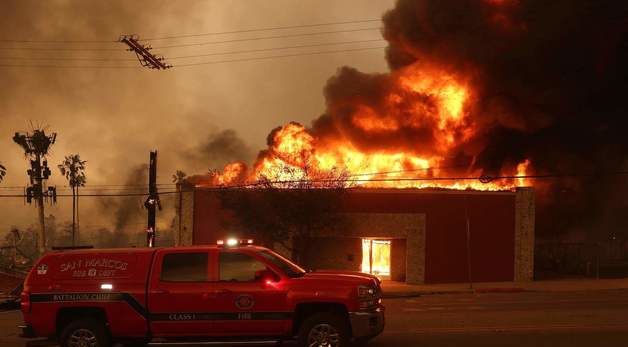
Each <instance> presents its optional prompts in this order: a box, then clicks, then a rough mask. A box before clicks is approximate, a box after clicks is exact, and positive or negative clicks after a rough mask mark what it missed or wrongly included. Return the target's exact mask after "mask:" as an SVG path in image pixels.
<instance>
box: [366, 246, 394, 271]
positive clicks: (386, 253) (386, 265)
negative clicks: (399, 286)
mask: <svg viewBox="0 0 628 347" xmlns="http://www.w3.org/2000/svg"><path fill="white" fill-rule="evenodd" d="M390 243H391V242H390V240H374V239H362V272H365V273H369V274H373V275H375V276H378V277H381V278H386V277H390Z"/></svg>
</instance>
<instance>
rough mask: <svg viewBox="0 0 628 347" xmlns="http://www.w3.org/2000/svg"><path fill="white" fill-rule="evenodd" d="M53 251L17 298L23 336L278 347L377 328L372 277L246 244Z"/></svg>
mask: <svg viewBox="0 0 628 347" xmlns="http://www.w3.org/2000/svg"><path fill="white" fill-rule="evenodd" d="M219 243H220V244H219V245H216V246H200V247H177V248H145V249H140V248H133V249H106V250H105V249H99V250H71V251H60V252H59V251H57V252H51V253H48V254H46V255H44V256H43V257H42V258H41V259H40V260H39V261H38V262H37V264H36V265H35V266H34V267H33V269H32V270H31V272H30V274H29V275H28V277H27V278H26V281H25V284H24V291H23V292H22V295H21V309H22V313H23V316H24V325H23V326H22V327H21V328H22V331H23V336H24V337H48V338H52V339H56V340H58V341H59V343H60V344H61V345H62V346H107V345H110V344H111V343H113V342H122V343H133V344H136V343H139V344H149V345H168V344H173V343H175V344H177V345H179V344H186V343H190V344H196V343H199V342H201V343H205V344H213V343H221V342H222V343H224V342H227V343H229V344H238V343H243V344H244V343H246V344H251V343H257V342H259V343H263V344H268V343H281V342H283V341H288V340H293V341H294V340H297V341H298V343H299V344H300V345H305V346H325V347H331V346H347V345H348V344H350V343H352V342H364V341H366V340H368V339H370V338H372V337H374V336H376V335H378V334H379V333H381V332H382V330H383V328H384V307H383V306H382V303H381V289H380V282H379V280H378V279H377V278H375V277H374V276H371V275H367V274H361V273H357V272H356V273H350V272H334V271H314V272H310V271H305V270H303V269H302V268H300V267H299V266H298V265H296V264H294V263H292V262H291V261H289V260H287V259H286V258H284V257H282V256H281V255H279V254H277V253H275V252H273V251H271V250H269V249H267V248H264V247H259V246H254V245H252V244H251V243H252V241H251V240H245V241H236V240H228V241H226V242H224V243H222V242H219Z"/></svg>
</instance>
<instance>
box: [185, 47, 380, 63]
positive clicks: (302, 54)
mask: <svg viewBox="0 0 628 347" xmlns="http://www.w3.org/2000/svg"><path fill="white" fill-rule="evenodd" d="M382 48H386V46H379V47H366V48H354V49H341V50H333V51H321V52H309V53H295V54H284V55H273V56H268V57H258V58H242V59H230V60H217V61H207V62H200V63H190V64H179V65H175V67H188V66H197V65H213V64H224V63H236V62H243V61H261V60H268V59H276V58H288V57H300V56H307V55H319V54H329V53H346V52H357V51H366V50H373V49H382Z"/></svg>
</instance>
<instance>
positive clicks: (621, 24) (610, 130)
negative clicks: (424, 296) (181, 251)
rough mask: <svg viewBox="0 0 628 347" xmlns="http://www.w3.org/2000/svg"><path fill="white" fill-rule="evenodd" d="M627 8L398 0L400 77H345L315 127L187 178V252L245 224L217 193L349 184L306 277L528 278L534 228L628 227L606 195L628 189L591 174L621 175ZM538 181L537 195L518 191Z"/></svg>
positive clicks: (272, 138) (392, 25)
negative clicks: (314, 272) (247, 159)
mask: <svg viewBox="0 0 628 347" xmlns="http://www.w3.org/2000/svg"><path fill="white" fill-rule="evenodd" d="M617 6H618V7H621V5H617ZM623 7H625V6H623ZM623 10H625V8H622V9H619V8H613V6H607V5H605V4H602V3H600V2H596V1H589V0H582V1H571V0H569V1H567V0H561V1H556V2H552V5H551V6H548V5H547V2H542V1H520V0H442V1H429V0H399V1H397V4H396V6H395V8H394V9H392V10H390V11H389V12H387V13H386V14H385V15H384V17H383V30H382V33H383V36H384V38H385V39H386V40H387V41H388V48H387V60H388V65H389V67H390V71H389V72H388V73H381V74H367V73H362V72H360V71H358V70H356V69H353V68H350V67H342V68H340V69H339V70H338V72H337V74H336V75H335V76H333V77H332V78H330V79H329V81H328V83H327V85H326V86H325V88H324V94H325V98H326V105H325V106H326V107H325V112H324V113H323V114H322V115H321V116H319V117H318V118H316V119H315V120H314V121H313V122H312V124H311V125H307V126H306V125H302V124H299V123H295V122H288V123H287V124H285V125H283V126H280V127H277V128H275V129H274V130H272V131H271V132H270V134H269V135H268V138H267V148H266V149H264V150H262V151H260V153H259V155H258V157H257V159H256V160H255V161H254V162H253V163H252V164H250V165H249V164H248V163H244V162H234V163H230V164H228V165H226V166H225V167H224V168H222V169H221V170H217V171H212V172H211V173H210V174H208V175H202V176H194V177H190V178H189V179H188V182H187V184H188V186H189V188H190V190H191V192H184V193H182V195H181V199H180V200H181V203H180V204H179V210H180V218H179V232H180V235H179V242H180V243H182V244H186V243H208V242H213V239H215V238H217V237H223V236H224V235H222V234H224V232H225V231H231V232H234V233H239V232H244V231H242V230H235V229H234V230H224V228H223V229H222V230H220V228H222V226H221V225H220V223H219V222H220V221H221V220H222V217H221V216H222V215H223V212H224V210H225V208H224V206H222V205H221V204H220V203H219V202H220V201H219V200H220V199H218V198H216V196H215V190H216V188H217V187H232V188H233V187H235V188H238V189H250V190H251V191H255V190H257V189H263V188H272V189H303V188H307V189H311V188H320V189H330V187H331V188H334V187H336V186H337V185H338V184H341V185H342V188H346V191H347V194H345V197H344V198H343V199H342V204H340V205H339V207H338V211H337V212H338V213H339V214H342V215H347V216H348V219H349V220H350V221H352V223H350V224H351V225H352V227H351V228H344V229H342V230H340V229H338V228H337V229H333V228H331V229H329V228H328V230H326V231H325V230H319V231H317V233H315V234H313V235H310V236H311V237H312V238H313V239H312V240H310V245H311V246H312V248H313V249H316V250H324V251H325V252H328V253H318V255H320V256H319V257H311V256H310V255H309V254H303V255H302V257H303V259H304V262H305V263H309V264H310V265H311V266H312V267H343V268H348V269H363V270H368V271H370V272H378V273H380V274H384V275H385V276H390V277H391V278H393V279H403V278H405V279H406V281H408V282H450V281H463V280H468V279H469V278H471V279H475V280H486V281H490V280H513V279H515V280H519V279H530V278H531V277H532V254H533V240H534V238H535V230H536V231H537V232H536V234H539V231H542V232H543V233H544V234H546V235H551V234H555V233H557V232H558V231H564V230H569V229H570V228H574V227H577V228H590V234H593V233H594V232H597V229H599V228H598V225H599V223H597V222H596V220H604V225H607V226H608V229H609V230H611V229H612V230H618V229H619V227H618V226H620V225H623V224H622V223H624V224H625V221H623V220H622V219H621V218H619V217H617V216H618V215H619V214H617V216H616V215H614V214H609V213H607V212H606V211H608V210H614V209H618V208H619V207H620V206H622V204H624V205H625V199H619V198H614V199H607V197H609V196H611V197H612V196H617V197H619V196H624V195H622V194H623V193H622V194H620V193H618V192H625V191H626V189H627V188H628V187H626V182H625V180H618V179H616V177H618V176H613V175H602V174H599V175H596V174H590V173H591V172H593V173H596V172H600V173H605V172H611V173H612V172H619V171H622V170H625V165H626V156H625V153H626V152H628V141H626V136H625V132H626V127H625V124H624V123H623V121H622V120H623V119H625V117H624V114H623V113H624V107H623V105H621V103H620V102H617V100H622V97H623V94H624V93H625V90H626V88H627V86H626V83H627V82H626V81H628V79H626V78H623V76H626V68H625V67H626V64H623V63H621V61H622V60H621V57H624V56H625V53H626V49H625V48H626V47H628V46H626V44H625V43H626V42H627V41H626V36H627V35H626V33H628V30H626V28H628V27H627V26H626V24H625V20H624V18H623V17H621V16H619V15H616V13H625V11H623ZM622 11H623V12H622ZM583 22H586V23H589V25H586V26H583V25H582V24H581V23H583ZM557 23H561V25H557ZM583 173H584V174H583ZM535 177H536V178H544V179H543V180H533V178H535ZM304 185H305V186H304ZM529 186H533V187H534V193H532V190H531V188H518V187H529ZM534 195H536V201H534V200H535V198H534V197H533V196H534ZM535 204H537V205H538V206H543V208H538V209H535ZM221 211H222V212H221ZM536 211H538V214H537V213H535V212H536ZM582 216H586V221H584V222H583V217H582ZM535 220H536V221H537V222H538V223H536V225H535ZM249 232H253V231H249ZM220 233H222V234H221V235H218V234H220ZM333 249H335V250H336V251H332V250H333ZM314 258H316V259H314ZM306 265H308V264H306Z"/></svg>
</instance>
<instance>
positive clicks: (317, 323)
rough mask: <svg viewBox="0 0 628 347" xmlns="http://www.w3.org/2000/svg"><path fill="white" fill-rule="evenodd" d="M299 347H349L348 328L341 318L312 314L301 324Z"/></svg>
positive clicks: (334, 315) (331, 314)
mask: <svg viewBox="0 0 628 347" xmlns="http://www.w3.org/2000/svg"><path fill="white" fill-rule="evenodd" d="M299 346H303V347H349V327H348V326H347V323H346V322H345V320H344V319H343V317H341V316H339V315H337V314H333V313H316V314H313V315H311V316H309V317H307V318H306V319H305V320H304V321H303V324H301V327H300V329H299Z"/></svg>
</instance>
